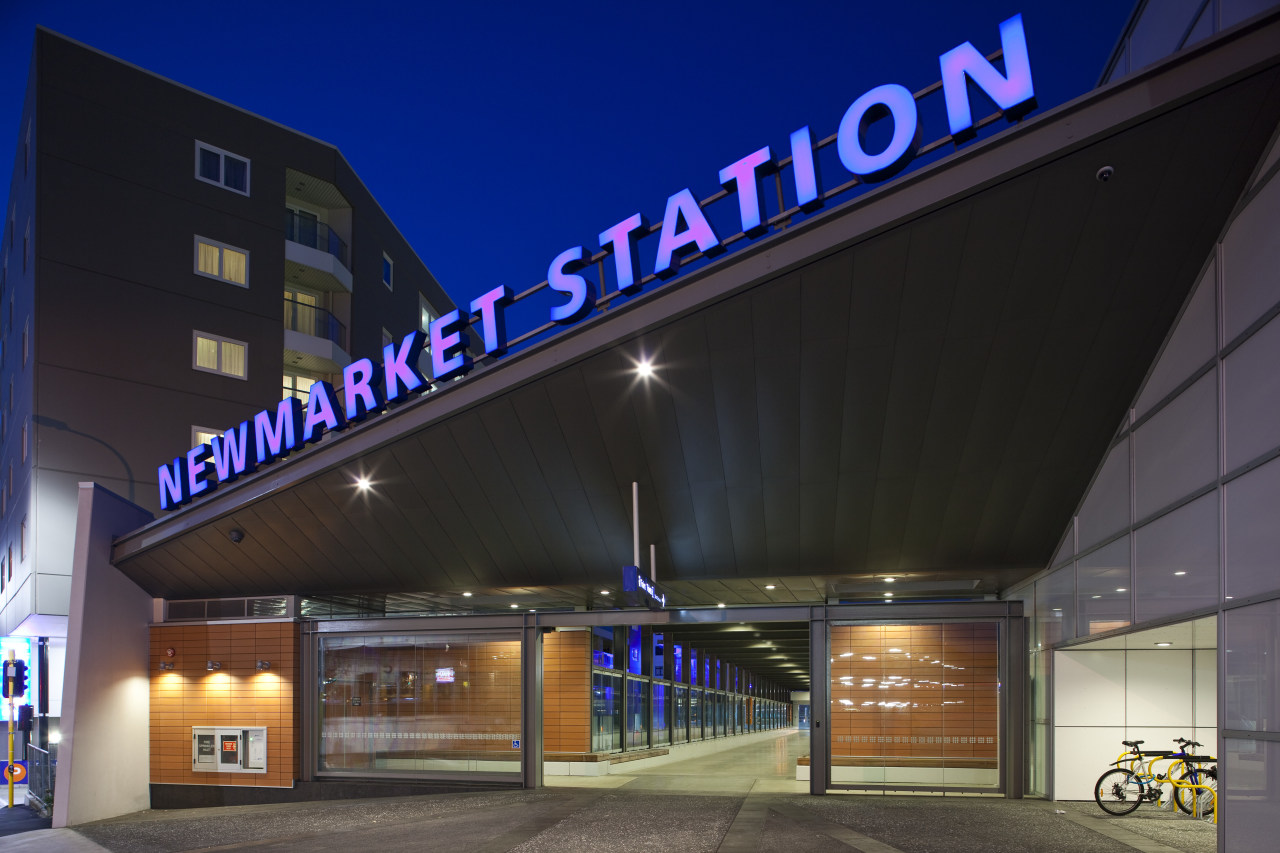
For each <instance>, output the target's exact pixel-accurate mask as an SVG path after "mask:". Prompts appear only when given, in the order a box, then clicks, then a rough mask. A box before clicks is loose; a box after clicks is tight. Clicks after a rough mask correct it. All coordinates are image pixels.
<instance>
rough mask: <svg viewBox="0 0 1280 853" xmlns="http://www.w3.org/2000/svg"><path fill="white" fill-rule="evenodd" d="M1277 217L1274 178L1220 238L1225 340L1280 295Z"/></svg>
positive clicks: (1279, 196) (1278, 193) (1279, 193)
mask: <svg viewBox="0 0 1280 853" xmlns="http://www.w3.org/2000/svg"><path fill="white" fill-rule="evenodd" d="M1223 12H1224V14H1225V12H1226V8H1225V7H1224V8H1223ZM1277 221H1280V181H1277V180H1275V179H1274V178H1273V179H1272V180H1270V181H1268V182H1267V183H1266V184H1265V185H1264V186H1263V187H1262V189H1261V190H1260V191H1259V192H1258V194H1257V195H1256V196H1254V197H1253V198H1252V199H1251V200H1250V201H1249V203H1248V204H1247V205H1245V207H1244V209H1243V210H1242V211H1240V215H1239V216H1237V217H1236V218H1235V220H1234V221H1233V222H1232V223H1231V227H1230V228H1228V229H1227V234H1226V236H1225V237H1224V238H1223V240H1222V257H1223V275H1222V301H1223V309H1222V311H1223V325H1224V326H1225V327H1226V328H1225V329H1224V332H1225V337H1224V340H1225V341H1226V342H1228V343H1230V342H1231V341H1233V340H1235V338H1236V337H1238V336H1239V335H1240V333H1241V332H1243V331H1244V330H1245V329H1247V328H1248V327H1249V326H1250V324H1252V323H1253V321H1254V320H1257V319H1258V318H1259V317H1261V316H1262V315H1263V314H1265V313H1266V312H1267V311H1268V310H1269V309H1270V308H1271V306H1272V305H1275V304H1276V301H1277V299H1280V293H1277V292H1276V290H1277V288H1276V285H1277V280H1276V270H1278V269H1280V240H1277V239H1276V222H1277Z"/></svg>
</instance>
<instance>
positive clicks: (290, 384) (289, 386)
mask: <svg viewBox="0 0 1280 853" xmlns="http://www.w3.org/2000/svg"><path fill="white" fill-rule="evenodd" d="M315 381H316V377H314V376H307V375H305V374H293V373H286V374H284V395H283V397H282V399H285V400H288V399H289V398H290V397H297V398H298V399H299V400H301V401H302V404H303V405H304V406H305V405H306V404H307V398H308V397H310V396H311V383H313V382H315Z"/></svg>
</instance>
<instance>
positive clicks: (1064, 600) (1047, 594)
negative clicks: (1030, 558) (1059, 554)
mask: <svg viewBox="0 0 1280 853" xmlns="http://www.w3.org/2000/svg"><path fill="white" fill-rule="evenodd" d="M1075 602H1076V567H1075V565H1074V564H1072V565H1068V566H1063V567H1062V568H1061V569H1058V570H1057V571H1056V572H1054V573H1052V574H1050V575H1046V576H1045V577H1043V578H1041V579H1040V580H1038V581H1036V615H1035V623H1034V624H1035V631H1034V633H1035V645H1036V648H1044V649H1047V648H1049V647H1051V646H1052V645H1053V644H1054V643H1060V642H1062V641H1063V640H1070V639H1072V638H1074V637H1075V635H1076V630H1075V626H1076V617H1075V612H1076V606H1075Z"/></svg>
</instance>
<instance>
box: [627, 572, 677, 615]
mask: <svg viewBox="0 0 1280 853" xmlns="http://www.w3.org/2000/svg"><path fill="white" fill-rule="evenodd" d="M622 591H623V592H626V593H631V594H632V597H633V598H635V599H639V600H638V601H637V603H639V604H644V605H645V606H646V607H648V608H649V609H650V610H661V609H662V608H664V607H666V606H667V594H666V593H665V592H662V591H661V590H659V589H658V585H657V584H655V583H654V582H653V581H651V580H649V579H648V578H646V577H645V576H644V575H642V574H640V569H639V568H637V567H636V566H623V567H622Z"/></svg>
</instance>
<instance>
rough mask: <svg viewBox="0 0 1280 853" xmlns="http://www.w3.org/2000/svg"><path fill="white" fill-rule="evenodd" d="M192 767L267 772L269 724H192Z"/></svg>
mask: <svg viewBox="0 0 1280 853" xmlns="http://www.w3.org/2000/svg"><path fill="white" fill-rule="evenodd" d="M191 769H192V770H195V771H197V772H203V773H266V772H267V727H266V726H250V727H243V728H242V727H232V726H192V727H191Z"/></svg>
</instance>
